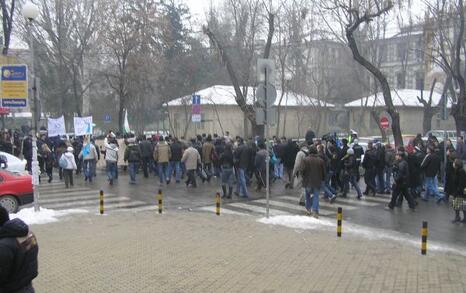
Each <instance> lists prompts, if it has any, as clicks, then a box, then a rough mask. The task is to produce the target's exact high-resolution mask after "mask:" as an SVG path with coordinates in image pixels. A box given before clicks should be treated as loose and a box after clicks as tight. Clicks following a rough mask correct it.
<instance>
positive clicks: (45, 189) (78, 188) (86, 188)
mask: <svg viewBox="0 0 466 293" xmlns="http://www.w3.org/2000/svg"><path fill="white" fill-rule="evenodd" d="M89 189H91V188H89V187H81V186H77V187H71V188H66V187H65V185H63V186H60V187H39V190H43V191H56V190H66V191H73V190H89Z"/></svg>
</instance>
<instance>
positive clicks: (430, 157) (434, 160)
mask: <svg viewBox="0 0 466 293" xmlns="http://www.w3.org/2000/svg"><path fill="white" fill-rule="evenodd" d="M421 169H422V170H423V171H424V174H425V175H426V177H429V178H432V177H435V176H437V174H438V172H439V170H440V158H439V157H438V156H437V155H436V154H435V153H431V154H427V156H426V157H425V158H424V160H423V161H422V163H421Z"/></svg>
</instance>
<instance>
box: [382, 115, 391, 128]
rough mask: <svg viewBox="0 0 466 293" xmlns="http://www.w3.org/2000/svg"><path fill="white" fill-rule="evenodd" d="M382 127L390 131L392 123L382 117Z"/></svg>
mask: <svg viewBox="0 0 466 293" xmlns="http://www.w3.org/2000/svg"><path fill="white" fill-rule="evenodd" d="M380 127H381V128H382V129H388V128H389V127H390V121H389V120H388V117H386V116H383V117H380Z"/></svg>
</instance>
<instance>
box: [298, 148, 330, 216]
mask: <svg viewBox="0 0 466 293" xmlns="http://www.w3.org/2000/svg"><path fill="white" fill-rule="evenodd" d="M301 171H302V176H303V187H304V188H305V192H306V193H305V198H306V211H307V214H308V215H312V216H314V218H319V192H320V187H321V185H322V181H324V179H325V163H324V161H323V160H322V159H321V158H320V157H319V156H318V155H317V149H316V148H315V147H314V146H311V147H310V148H309V156H308V157H306V158H304V160H303V164H302V169H301ZM311 194H312V203H311Z"/></svg>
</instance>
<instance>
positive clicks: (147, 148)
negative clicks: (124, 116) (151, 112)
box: [139, 135, 154, 178]
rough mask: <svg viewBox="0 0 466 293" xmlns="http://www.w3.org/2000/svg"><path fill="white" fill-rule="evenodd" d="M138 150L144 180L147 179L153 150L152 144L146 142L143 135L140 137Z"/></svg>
mask: <svg viewBox="0 0 466 293" xmlns="http://www.w3.org/2000/svg"><path fill="white" fill-rule="evenodd" d="M139 149H140V151H141V163H142V172H143V173H144V178H147V177H149V172H148V169H149V168H150V166H151V161H152V160H153V159H152V153H153V152H154V149H153V148H152V144H151V143H150V141H148V140H147V138H146V136H145V135H143V136H142V137H141V141H140V142H139Z"/></svg>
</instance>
